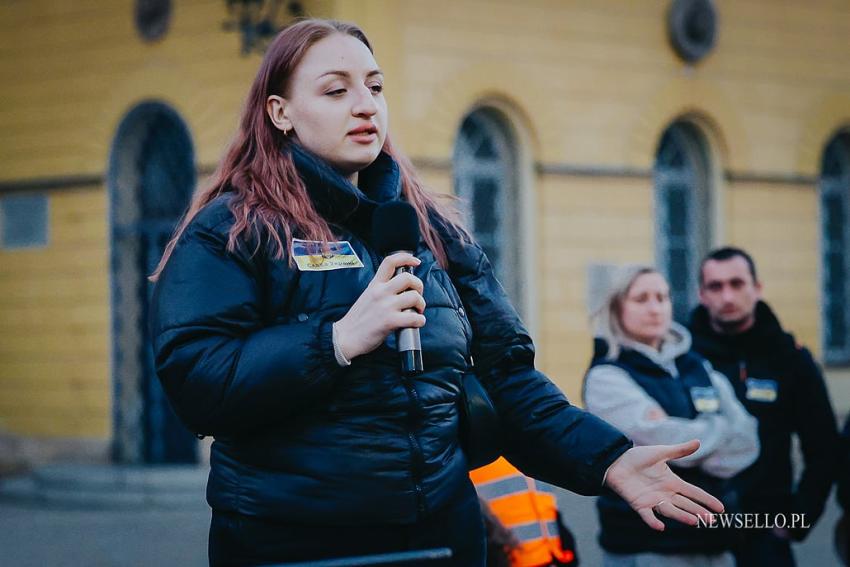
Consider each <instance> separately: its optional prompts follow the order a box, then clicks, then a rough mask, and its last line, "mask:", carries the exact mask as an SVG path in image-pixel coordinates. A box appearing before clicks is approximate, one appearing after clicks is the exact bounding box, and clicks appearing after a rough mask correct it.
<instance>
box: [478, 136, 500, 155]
mask: <svg viewBox="0 0 850 567" xmlns="http://www.w3.org/2000/svg"><path fill="white" fill-rule="evenodd" d="M475 157H477V158H486V159H495V158H497V157H498V154H497V153H496V148H495V147H494V145H493V140H492V139H491V138H490V136H487V135H484V136H482V137H481V143H480V144H479V145H478V147H477V148H475Z"/></svg>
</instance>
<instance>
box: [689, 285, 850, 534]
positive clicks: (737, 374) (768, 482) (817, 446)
mask: <svg viewBox="0 0 850 567" xmlns="http://www.w3.org/2000/svg"><path fill="white" fill-rule="evenodd" d="M755 316H756V320H755V324H754V325H753V326H752V327H751V328H750V329H749V330H747V331H745V332H743V333H739V334H737V335H725V334H720V333H718V332H717V331H715V330H714V328H712V326H711V322H710V320H709V315H708V310H706V308H705V307H703V306H699V307H697V308H696V309H695V310H694V311H693V313H692V318H691V333H692V334H693V340H694V345H693V348H694V350H696V351H697V352H699V353H700V354H702V355H703V356H704V357H705V358H707V359H708V360H709V362H711V364H712V366H714V368H715V369H716V370H718V371H720V372H722V373H723V374H724V375H725V376H726V377H727V378H728V379H729V381H730V382H731V383H732V386H733V387H734V388H735V394H736V395H737V396H738V399H739V400H740V401H741V403H742V404H744V407H745V408H747V411H748V412H750V413H751V414H752V415H753V416H755V418H756V419H758V422H759V441H760V443H761V453H760V454H759V458H758V460H757V461H756V462H755V464H753V465H752V466H751V467H750V468H749V469H747V470H746V471H744V472H742V473H741V474H739V475H738V476H737V477H736V478H735V484H736V485H737V489H738V491H739V493H740V495H741V504H742V507H743V509H744V511H745V512H756V513H764V514H780V513H782V514H786V515H787V516H788V519H789V521H790V519H791V516H790V514H805V515H806V517H805V519H806V522H805V523H806V524H807V525H814V524H815V522H817V520H818V518H819V517H820V515H821V513H822V512H823V509H824V505H825V504H826V500H827V498H828V497H829V492H830V490H831V489H832V482H833V480H834V478H835V474H836V467H837V466H838V454H839V440H838V431H837V430H836V423H835V414H834V413H833V411H832V404H831V403H830V401H829V394H828V393H827V390H826V384H825V383H824V379H823V376H822V375H821V371H820V369H819V368H818V365H817V364H816V363H815V361H814V359H813V358H812V354H811V353H810V352H809V350H808V349H806V348H804V347H802V346H800V345H798V344H797V342H796V340H795V339H794V336H793V335H791V334H790V333H786V332H785V331H784V330H783V329H782V326H781V325H780V323H779V319H777V318H776V315H775V314H774V313H773V311H772V310H771V309H770V307H769V306H768V305H767V304H766V303H765V302H763V301H759V302H758V304H757V305H756V312H755ZM759 382H762V383H764V384H766V385H769V386H770V387H771V389H773V390H774V391H775V393H774V394H772V399H763V398H762V399H760V398H759V397H757V396H754V395H753V392H752V390H753V389H754V388H753V387H754V385H757V384H758V383H759ZM794 433H796V434H797V435H798V436H799V439H800V449H801V452H802V454H803V463H804V468H803V471H802V474H801V475H800V480H799V482H798V483H797V484H796V486H795V485H794V474H793V467H792V465H791V435H792V434H794ZM791 534H792V536H793V537H794V538H795V539H797V540H801V539H803V538H805V536H806V535H807V534H808V530H807V529H805V528H802V527H795V528H794V529H792V530H791Z"/></svg>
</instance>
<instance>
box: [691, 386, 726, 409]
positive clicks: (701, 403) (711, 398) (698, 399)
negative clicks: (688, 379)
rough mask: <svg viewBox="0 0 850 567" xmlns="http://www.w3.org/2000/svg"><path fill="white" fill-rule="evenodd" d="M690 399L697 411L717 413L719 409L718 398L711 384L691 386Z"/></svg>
mask: <svg viewBox="0 0 850 567" xmlns="http://www.w3.org/2000/svg"><path fill="white" fill-rule="evenodd" d="M691 400H693V402H694V409H695V410H697V411H698V412H699V413H717V412H718V411H720V398H718V397H717V391H716V390H715V389H714V388H713V387H711V386H705V387H696V388H691Z"/></svg>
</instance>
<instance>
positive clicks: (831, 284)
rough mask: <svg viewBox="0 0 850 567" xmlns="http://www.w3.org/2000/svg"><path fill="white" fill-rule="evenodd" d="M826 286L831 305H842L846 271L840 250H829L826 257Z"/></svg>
mask: <svg viewBox="0 0 850 567" xmlns="http://www.w3.org/2000/svg"><path fill="white" fill-rule="evenodd" d="M826 271H827V279H826V288H827V293H829V295H830V296H831V297H830V300H831V302H832V303H833V305H836V304H837V305H844V301H843V298H844V289H845V285H846V284H847V272H846V270H845V266H844V254H842V253H841V251H840V250H835V251H831V252H830V253H829V254H827V257H826Z"/></svg>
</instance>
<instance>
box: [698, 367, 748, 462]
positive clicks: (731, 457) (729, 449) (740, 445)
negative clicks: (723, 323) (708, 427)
mask: <svg viewBox="0 0 850 567" xmlns="http://www.w3.org/2000/svg"><path fill="white" fill-rule="evenodd" d="M706 364H708V363H706ZM708 370H709V373H708V375H709V377H710V378H711V383H712V385H713V386H714V389H715V390H717V396H718V398H719V399H720V413H721V414H723V416H724V417H725V418H726V420H727V423H728V424H729V427H728V428H727V434H726V437H725V439H724V440H723V444H722V445H721V446H720V447H719V448H718V450H716V451H714V452H713V453H712V454H710V455H707V456H706V458H705V460H704V461H703V462H702V465H701V467H702V470H704V471H705V472H707V473H708V474H710V475H713V476H716V477H719V478H730V477H732V476H734V475H736V474H738V473H739V472H740V471H742V470H744V469H745V468H747V467H748V466H750V465H751V464H753V463H754V462H755V460H756V459H757V458H758V455H759V450H760V449H761V446H760V444H759V437H758V421H757V420H756V418H755V417H753V416H752V415H750V414H749V412H747V410H746V409H745V408H744V406H743V405H742V404H741V402H740V401H738V397H737V396H736V395H735V391H734V390H733V389H732V384H730V383H729V380H728V379H727V378H726V377H725V376H724V375H722V374H720V373H719V372H717V371H715V370H714V369H712V368H711V367H710V366H708Z"/></svg>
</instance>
